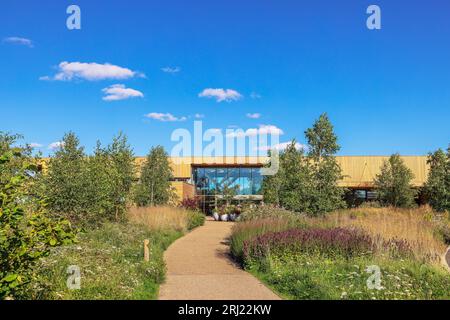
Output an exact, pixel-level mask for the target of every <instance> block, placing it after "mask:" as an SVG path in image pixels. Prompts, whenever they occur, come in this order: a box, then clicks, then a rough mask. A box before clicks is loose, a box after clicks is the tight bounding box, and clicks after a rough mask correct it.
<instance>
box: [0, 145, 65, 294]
mask: <svg viewBox="0 0 450 320" xmlns="http://www.w3.org/2000/svg"><path fill="white" fill-rule="evenodd" d="M7 143H11V141H9V142H7ZM11 164H16V165H17V164H20V166H16V167H15V170H11V168H12V166H11ZM12 172H14V173H12ZM36 173H37V167H36V166H35V165H34V164H32V163H30V162H29V161H28V159H27V156H26V155H25V154H24V153H23V152H22V149H21V148H9V147H8V148H7V147H5V145H3V146H2V147H1V150H0V177H1V179H0V299H2V298H4V297H5V296H15V297H19V296H20V295H21V294H23V286H24V285H25V284H27V283H28V282H29V281H30V280H31V279H32V278H33V270H31V268H32V267H33V265H34V263H35V262H36V261H37V260H38V259H39V258H41V257H43V256H45V255H47V254H48V252H49V249H50V248H51V247H55V246H59V245H62V244H68V243H70V242H72V241H73V240H74V234H73V232H72V230H71V227H70V224H69V223H68V222H67V221H64V220H58V219H53V218H51V217H48V214H47V212H46V210H45V204H44V202H43V201H42V200H40V199H33V198H32V197H33V195H32V194H30V193H28V192H27V188H26V185H27V184H28V183H29V181H30V180H32V179H33V176H35V175H36ZM26 202H33V204H34V210H33V211H31V212H27V211H26V210H25V203H26Z"/></svg>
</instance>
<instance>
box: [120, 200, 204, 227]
mask: <svg viewBox="0 0 450 320" xmlns="http://www.w3.org/2000/svg"><path fill="white" fill-rule="evenodd" d="M128 217H129V220H130V222H132V223H137V224H142V225H145V226H146V227H147V228H149V229H150V230H156V231H158V230H176V231H179V232H186V231H189V230H192V229H194V228H195V227H198V226H201V225H203V224H204V222H205V216H204V214H202V213H201V212H198V211H190V210H186V209H183V208H178V207H171V206H156V207H131V208H129V210H128Z"/></svg>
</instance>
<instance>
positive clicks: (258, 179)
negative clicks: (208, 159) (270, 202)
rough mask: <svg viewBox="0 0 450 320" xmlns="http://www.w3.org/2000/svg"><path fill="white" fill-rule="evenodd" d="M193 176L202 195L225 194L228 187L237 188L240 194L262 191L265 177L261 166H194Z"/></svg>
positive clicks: (252, 193) (255, 193) (257, 193)
mask: <svg viewBox="0 0 450 320" xmlns="http://www.w3.org/2000/svg"><path fill="white" fill-rule="evenodd" d="M193 178H194V183H195V186H196V188H197V190H198V192H199V194H202V195H214V194H223V190H224V188H226V187H228V188H236V189H235V190H236V191H237V194H238V195H259V194H261V193H262V190H261V187H262V181H263V177H262V176H261V173H260V168H248V167H227V168H225V167H218V168H194V171H193Z"/></svg>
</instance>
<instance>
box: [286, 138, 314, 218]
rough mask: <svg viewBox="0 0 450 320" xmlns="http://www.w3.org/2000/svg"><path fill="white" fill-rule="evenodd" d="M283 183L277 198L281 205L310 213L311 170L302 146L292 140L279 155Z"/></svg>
mask: <svg viewBox="0 0 450 320" xmlns="http://www.w3.org/2000/svg"><path fill="white" fill-rule="evenodd" d="M280 166H281V167H282V168H283V169H282V172H283V175H282V179H283V183H282V186H281V188H280V192H279V198H280V203H281V204H282V206H283V207H285V208H287V209H290V210H294V211H298V212H304V213H311V210H310V209H311V205H310V204H311V201H310V195H311V182H312V181H311V171H310V167H309V166H308V162H307V159H306V158H305V155H304V150H303V148H300V149H299V148H298V145H297V142H296V141H295V140H293V141H292V142H291V143H290V144H289V145H288V146H287V147H286V149H285V150H284V151H283V152H282V153H281V155H280Z"/></svg>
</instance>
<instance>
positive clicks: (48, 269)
mask: <svg viewBox="0 0 450 320" xmlns="http://www.w3.org/2000/svg"><path fill="white" fill-rule="evenodd" d="M181 235H182V233H181V232H178V231H175V230H160V231H156V230H150V229H148V228H147V227H145V226H143V225H138V224H130V223H108V222H107V223H105V224H103V225H102V226H101V227H100V228H98V229H92V230H89V231H88V232H86V233H84V234H81V235H80V237H79V241H78V243H77V244H75V245H70V246H65V247H60V248H55V249H54V250H52V252H51V254H50V255H49V256H48V257H47V258H45V259H43V260H42V261H41V262H40V263H39V264H38V266H37V270H36V272H37V279H36V281H34V282H32V283H30V285H29V286H28V288H27V296H26V298H28V299H56V300H61V299H62V300H72V299H73V300H93V299H102V300H103V299H104V300H115V299H120V300H123V299H133V300H134V299H143V300H147V299H156V298H157V294H158V286H159V284H161V283H162V281H163V280H164V274H165V265H164V261H163V252H164V250H165V249H166V248H167V247H168V246H169V245H170V244H171V243H172V242H173V241H174V240H176V239H177V238H178V237H180V236H181ZM144 239H149V240H150V244H149V246H148V247H149V249H150V261H149V262H145V261H144V259H143V257H144V249H143V241H144ZM71 265H76V266H78V267H79V268H80V271H81V288H80V290H69V289H68V288H67V285H66V281H67V277H68V274H67V268H68V266H71Z"/></svg>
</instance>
